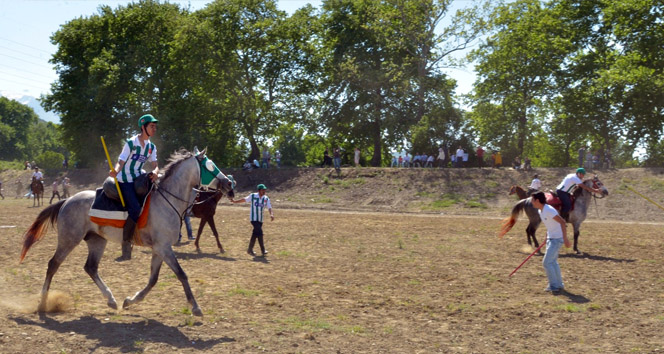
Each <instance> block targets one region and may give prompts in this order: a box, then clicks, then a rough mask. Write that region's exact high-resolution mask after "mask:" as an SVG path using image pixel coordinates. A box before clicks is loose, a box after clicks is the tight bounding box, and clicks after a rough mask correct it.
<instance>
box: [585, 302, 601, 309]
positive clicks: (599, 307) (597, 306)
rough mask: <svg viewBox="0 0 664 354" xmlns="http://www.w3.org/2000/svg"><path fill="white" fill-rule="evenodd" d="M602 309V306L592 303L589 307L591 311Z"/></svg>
mask: <svg viewBox="0 0 664 354" xmlns="http://www.w3.org/2000/svg"><path fill="white" fill-rule="evenodd" d="M601 308H602V305H600V304H592V303H591V304H590V305H588V307H587V309H588V310H590V311H596V310H600V309H601Z"/></svg>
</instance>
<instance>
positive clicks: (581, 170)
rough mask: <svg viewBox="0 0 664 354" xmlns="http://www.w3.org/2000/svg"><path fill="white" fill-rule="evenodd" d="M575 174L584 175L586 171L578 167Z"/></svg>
mask: <svg viewBox="0 0 664 354" xmlns="http://www.w3.org/2000/svg"><path fill="white" fill-rule="evenodd" d="M576 173H582V174H584V175H585V174H586V169H585V168H583V167H579V168H577V169H576Z"/></svg>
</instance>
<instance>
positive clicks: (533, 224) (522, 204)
mask: <svg viewBox="0 0 664 354" xmlns="http://www.w3.org/2000/svg"><path fill="white" fill-rule="evenodd" d="M583 184H585V185H586V186H588V187H591V188H598V189H600V190H601V191H602V196H601V198H604V197H605V196H607V195H609V191H608V189H606V187H604V184H603V183H602V181H600V180H599V178H598V177H597V176H595V177H594V178H592V179H587V180H585V181H583ZM591 197H592V193H590V192H588V191H586V190H585V189H583V188H576V190H574V198H575V199H574V210H571V211H570V214H569V220H567V222H568V223H571V224H572V226H573V227H574V251H576V253H577V254H580V253H581V252H579V248H578V246H577V245H578V241H579V232H580V229H581V223H583V221H584V220H586V215H587V214H588V206H589V204H590V198H591ZM522 210H523V211H525V212H526V215H527V216H528V220H529V223H528V227H527V228H526V235H527V237H528V244H529V245H531V246H533V244H532V243H531V242H530V240H531V239H532V241H533V243H534V244H535V245H534V247H535V248H539V243H537V239H536V238H535V232H537V228H538V227H539V224H540V223H541V222H542V220H541V219H540V216H539V213H538V212H537V209H536V208H535V207H534V206H533V203H532V198H530V197H528V198H525V199H521V200H520V201H519V202H518V203H516V205H514V207H513V208H512V215H511V216H510V217H509V218H507V219H505V220H503V225H502V227H501V230H500V233H499V237H503V236H504V235H505V234H506V233H507V232H508V231H510V230H511V229H512V227H513V226H514V224H515V223H516V220H517V219H518V217H519V214H520V213H521V211H522Z"/></svg>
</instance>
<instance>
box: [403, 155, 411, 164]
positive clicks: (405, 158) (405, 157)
mask: <svg viewBox="0 0 664 354" xmlns="http://www.w3.org/2000/svg"><path fill="white" fill-rule="evenodd" d="M403 167H410V154H408V153H406V155H405V156H404V157H403Z"/></svg>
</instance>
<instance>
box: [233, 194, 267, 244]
mask: <svg viewBox="0 0 664 354" xmlns="http://www.w3.org/2000/svg"><path fill="white" fill-rule="evenodd" d="M256 189H257V190H258V193H251V194H249V195H248V196H246V197H245V198H244V199H238V200H234V199H231V203H244V202H248V203H251V211H250V214H249V220H250V221H251V225H252V226H253V227H254V230H253V232H252V233H251V240H250V241H249V248H248V249H247V254H249V255H250V256H256V254H255V253H254V244H255V242H256V240H257V239H258V245H259V246H260V248H261V253H262V255H263V257H265V256H266V255H267V250H265V245H264V243H263V209H265V207H267V210H268V212H269V213H270V220H271V221H274V214H273V213H272V203H270V198H268V196H267V195H265V191H266V190H267V187H265V185H264V184H262V183H261V184H259V185H258V186H256Z"/></svg>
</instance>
